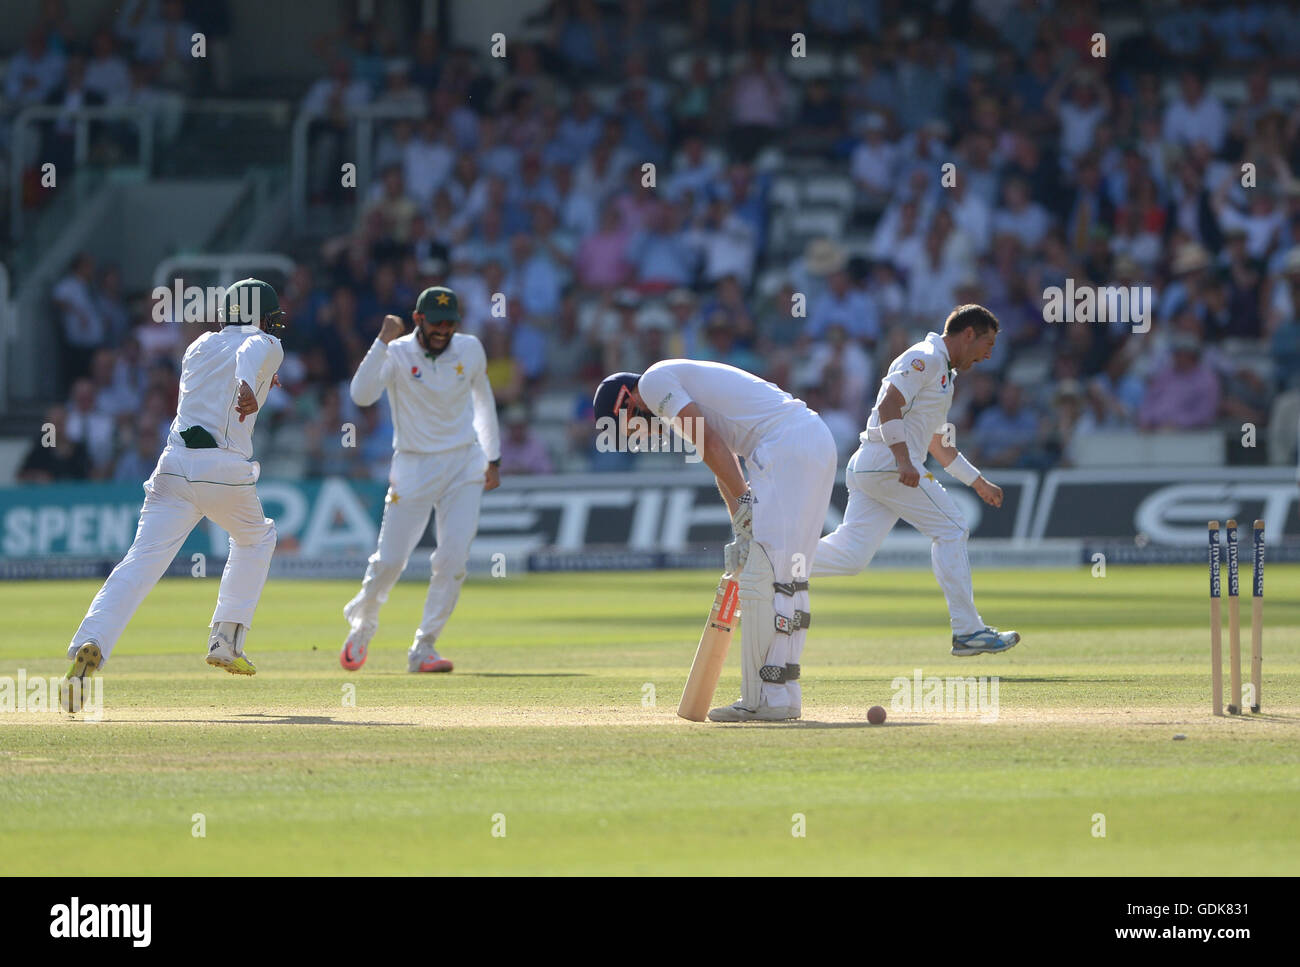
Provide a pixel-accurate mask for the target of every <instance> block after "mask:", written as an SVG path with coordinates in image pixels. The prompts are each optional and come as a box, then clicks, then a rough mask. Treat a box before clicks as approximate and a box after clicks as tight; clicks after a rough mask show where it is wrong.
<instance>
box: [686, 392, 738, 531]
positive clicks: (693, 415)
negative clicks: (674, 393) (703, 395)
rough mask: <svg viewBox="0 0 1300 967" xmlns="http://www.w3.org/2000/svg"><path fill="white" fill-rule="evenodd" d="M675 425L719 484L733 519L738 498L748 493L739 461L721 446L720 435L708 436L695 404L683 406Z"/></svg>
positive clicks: (725, 447)
mask: <svg viewBox="0 0 1300 967" xmlns="http://www.w3.org/2000/svg"><path fill="white" fill-rule="evenodd" d="M673 422H674V424H675V426H676V428H677V431H678V432H679V433H681V435H682V436H683V437H685V438H686V439H687V440H689V441H690V442H691V444H692V445H693V446H694V447H695V448H696V449H697V450H699V452H700V456H701V458H702V459H703V460H704V465H705V466H706V467H708V468H709V469H710V470H712V471H713V476H714V477H716V478H717V480H718V492H719V493H721V494H722V499H723V500H724V501H726V504H727V510H728V511H730V512H731V515H732V516H733V517H734V516H735V514H736V506H737V498H738V497H739V496H740V495H741V494H743V493H745V491H747V490H748V489H749V484H747V483H746V482H745V476H744V474H742V473H741V472H740V461H738V460H737V459H736V455H735V454H734V453H732V452H731V450H730V449H728V447H727V445H726V444H725V443H723V442H722V437H721V435H719V434H717V433H711V432H709V426H708V423H707V422H706V421H705V419H704V414H703V413H701V412H700V408H699V407H698V406H696V405H695V404H694V403H687V404H686V405H685V406H683V407H682V409H681V411H680V412H679V413H678V414H677V417H676V419H675V420H674V421H673Z"/></svg>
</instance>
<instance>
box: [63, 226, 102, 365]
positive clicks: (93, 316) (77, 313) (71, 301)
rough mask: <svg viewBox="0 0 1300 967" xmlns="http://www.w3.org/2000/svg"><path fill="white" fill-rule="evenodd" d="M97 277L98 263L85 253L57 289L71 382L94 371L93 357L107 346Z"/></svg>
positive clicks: (75, 262)
mask: <svg viewBox="0 0 1300 967" xmlns="http://www.w3.org/2000/svg"><path fill="white" fill-rule="evenodd" d="M94 277H95V260H94V259H93V258H92V257H91V256H90V254H89V253H87V252H82V253H81V254H79V255H78V256H77V257H76V259H75V260H74V261H73V263H72V270H71V271H70V272H69V273H68V274H67V275H65V276H64V277H63V278H62V279H61V280H60V281H59V284H58V285H56V286H55V287H54V294H53V301H54V305H55V307H56V308H57V309H58V310H59V312H60V314H61V316H62V335H63V376H64V379H65V380H66V381H67V382H68V383H72V382H73V381H74V380H78V379H81V378H82V377H83V376H85V375H87V374H88V373H89V372H90V360H91V356H92V355H93V354H94V351H95V350H96V349H97V348H99V347H100V346H102V345H103V344H104V336H105V333H104V319H103V316H102V315H101V314H100V312H99V307H98V306H97V305H95V299H94V294H93V291H92V288H91V280H92V279H94Z"/></svg>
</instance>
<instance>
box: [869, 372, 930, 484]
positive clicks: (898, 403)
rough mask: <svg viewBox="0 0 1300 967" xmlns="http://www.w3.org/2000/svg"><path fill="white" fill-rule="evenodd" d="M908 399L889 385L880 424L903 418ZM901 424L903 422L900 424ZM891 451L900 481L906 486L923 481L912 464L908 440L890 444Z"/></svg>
mask: <svg viewBox="0 0 1300 967" xmlns="http://www.w3.org/2000/svg"><path fill="white" fill-rule="evenodd" d="M905 403H906V400H904V399H903V394H902V393H900V392H899V391H898V389H897V388H896V387H893V386H891V387H889V390H888V392H886V393H885V398H884V400H883V401H882V402H881V403H880V405H879V407H878V409H879V411H880V426H881V428H882V429H883V428H884V426H885V425H886V424H888V423H890V422H892V421H894V420H899V421H901V420H902V419H903V406H904V405H905ZM899 425H901V422H900V424H899ZM889 450H890V452H891V453H892V454H893V455H894V463H895V464H896V465H897V467H898V482H899V483H901V484H902V485H903V486H904V487H915V486H917V484H919V483H920V482H921V473H920V471H919V470H917V469H916V467H914V466H912V457H911V455H910V454H909V453H908V452H907V441H906V440H899V441H898V442H896V443H891V444H890V445H889Z"/></svg>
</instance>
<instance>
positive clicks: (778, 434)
mask: <svg viewBox="0 0 1300 967" xmlns="http://www.w3.org/2000/svg"><path fill="white" fill-rule="evenodd" d="M594 409H595V416H596V420H597V428H598V429H600V428H601V427H610V426H612V425H618V426H619V427H620V429H619V436H618V439H619V441H620V445H626V444H627V440H626V438H627V436H628V433H627V432H625V428H626V430H627V431H634V430H635V426H634V425H632V426H629V425H628V421H629V420H631V419H632V418H634V417H641V418H642V419H646V420H650V419H651V418H652V417H657V418H658V419H659V420H662V421H664V422H665V423H667V424H669V425H671V427H672V429H673V430H675V431H676V432H677V433H679V434H681V435H682V436H683V437H685V438H686V439H687V440H689V441H690V442H691V443H692V444H693V445H694V446H695V448H696V450H697V451H698V452H699V453H700V455H701V457H702V459H703V460H704V463H705V464H706V465H707V466H708V468H709V469H710V470H712V471H713V474H714V477H715V478H716V480H717V484H718V491H719V493H721V495H722V499H723V500H724V501H725V502H726V505H727V510H728V511H729V512H730V513H731V523H732V528H733V531H734V535H735V536H734V540H733V541H732V542H731V543H730V544H728V545H727V546H726V548H725V551H724V554H725V567H726V572H727V573H728V574H730V575H732V576H733V577H735V579H736V581H737V584H738V585H739V598H740V612H741V618H740V649H741V687H740V700H739V701H737V702H736V703H735V704H733V705H729V706H724V707H722V708H715V709H713V710H712V711H710V712H709V719H710V720H712V721H714V722H749V721H782V720H786V719H797V718H799V716H800V715H801V714H802V711H803V692H802V688H801V686H800V684H799V662H800V658H801V657H802V655H803V647H804V640H805V638H806V637H807V631H808V627H809V624H810V623H811V611H810V608H809V598H808V574H809V567H810V566H811V564H812V561H813V556H814V555H815V554H816V553H817V539H818V537H820V536H821V532H822V525H823V524H824V522H825V520H826V508H827V506H828V505H829V504H830V499H831V489H832V488H833V487H834V485H835V472H836V469H837V468H836V460H835V441H834V439H832V437H831V433H830V430H828V429H827V428H826V424H825V423H823V422H822V420H821V418H820V417H819V416H818V415H817V413H816V412H815V411H814V410H811V409H809V408H808V406H807V404H805V403H804V402H803V400H799V399H795V397H793V396H791V395H790V394H789V393H787V392H785V391H784V390H783V389H781V388H780V387H779V386H776V385H774V384H772V383H769V382H766V381H764V380H762V379H760V378H759V377H757V376H755V375H753V374H752V373H747V372H745V371H744V370H742V369H737V368H735V367H734V366H727V365H724V364H722V363H710V362H698V361H695V360H690V359H666V360H663V361H662V362H658V363H655V364H654V365H653V366H651V367H650V368H649V369H647V370H646V371H645V373H641V374H638V373H617V374H615V375H613V376H609V377H607V378H606V379H605V380H604V381H603V382H602V383H601V384H600V386H599V387H598V388H597V390H596V397H595V405H594ZM611 420H612V421H613V423H611V422H610V421H611ZM737 458H742V459H744V461H745V470H746V471H748V474H749V480H748V481H746V480H745V474H744V473H743V472H742V471H741V467H740V461H739V459H737Z"/></svg>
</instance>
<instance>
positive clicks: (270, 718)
mask: <svg viewBox="0 0 1300 967" xmlns="http://www.w3.org/2000/svg"><path fill="white" fill-rule="evenodd" d="M233 714H234V715H236V716H238V717H237V718H233V719H197V718H196V719H150V720H149V721H148V722H144V723H142V724H144V725H367V726H388V725H392V726H396V727H401V728H414V727H415V726H416V724H417V723H415V722H357V721H355V720H353V721H348V720H345V719H333V718H330V717H329V716H326V715H272V714H268V713H266V712H235V713H233ZM105 721H109V720H108V719H105ZM115 724H117V725H126V724H128V723H126V722H118V723H115Z"/></svg>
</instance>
